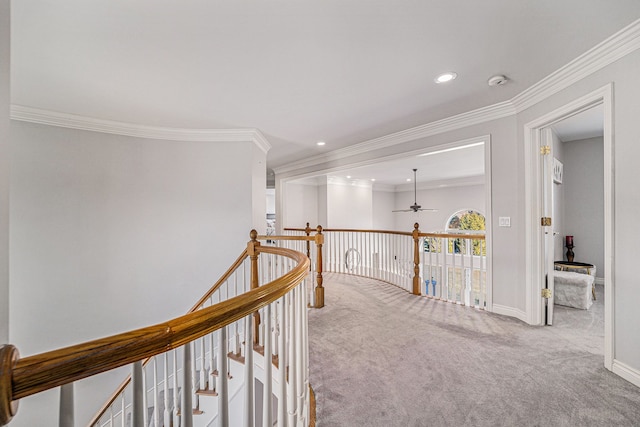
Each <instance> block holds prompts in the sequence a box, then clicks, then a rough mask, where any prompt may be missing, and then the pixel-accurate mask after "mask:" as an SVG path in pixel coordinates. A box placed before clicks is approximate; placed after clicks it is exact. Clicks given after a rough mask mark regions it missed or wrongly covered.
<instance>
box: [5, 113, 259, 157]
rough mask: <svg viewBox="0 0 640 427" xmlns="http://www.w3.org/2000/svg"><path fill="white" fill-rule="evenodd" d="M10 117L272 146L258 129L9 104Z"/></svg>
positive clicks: (144, 134) (102, 129) (144, 135)
mask: <svg viewBox="0 0 640 427" xmlns="http://www.w3.org/2000/svg"><path fill="white" fill-rule="evenodd" d="M11 118H12V119H13V120H19V121H23V122H31V123H38V124H44V125H49V126H58V127H64V128H71V129H80V130H87V131H91V132H102V133H110V134H115V135H125V136H133V137H137V138H147V139H161V140H169V141H185V142H253V143H254V144H255V145H256V146H257V147H258V148H259V149H260V150H262V151H263V152H264V153H267V152H268V151H269V150H270V149H271V144H270V143H269V141H268V140H267V139H266V138H265V137H264V135H263V134H262V132H260V131H259V130H258V129H180V128H168V127H157V126H142V125H137V124H133V123H123V122H117V121H112V120H102V119H95V118H92V117H84V116H78V115H75V114H67V113H57V112H53V111H48V110H41V109H38V108H31V107H24V106H20V105H12V106H11Z"/></svg>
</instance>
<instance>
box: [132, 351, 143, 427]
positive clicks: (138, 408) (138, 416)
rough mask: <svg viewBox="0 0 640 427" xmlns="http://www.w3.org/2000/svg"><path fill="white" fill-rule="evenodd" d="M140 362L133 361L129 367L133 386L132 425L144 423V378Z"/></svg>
mask: <svg viewBox="0 0 640 427" xmlns="http://www.w3.org/2000/svg"><path fill="white" fill-rule="evenodd" d="M142 376H143V374H142V362H141V361H138V362H134V363H133V365H132V368H131V382H132V388H133V407H132V408H131V409H132V411H133V413H132V415H131V417H132V421H133V425H134V426H136V427H138V426H142V425H144V415H143V414H144V412H145V411H144V380H143V378H142Z"/></svg>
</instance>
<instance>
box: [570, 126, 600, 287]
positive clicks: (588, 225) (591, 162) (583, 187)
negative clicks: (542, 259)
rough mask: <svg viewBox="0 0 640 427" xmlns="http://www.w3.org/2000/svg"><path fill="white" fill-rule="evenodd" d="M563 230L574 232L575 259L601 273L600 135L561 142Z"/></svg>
mask: <svg viewBox="0 0 640 427" xmlns="http://www.w3.org/2000/svg"><path fill="white" fill-rule="evenodd" d="M563 145H564V151H565V162H564V171H565V179H564V187H565V195H564V199H565V211H564V221H565V230H566V234H569V235H573V236H574V245H575V247H574V248H573V252H574V253H575V259H574V261H578V262H587V263H590V264H594V265H595V266H596V274H597V276H598V277H600V278H602V277H604V274H605V271H604V153H603V148H604V146H603V139H602V137H598V138H590V139H583V140H579V141H570V142H564V143H563Z"/></svg>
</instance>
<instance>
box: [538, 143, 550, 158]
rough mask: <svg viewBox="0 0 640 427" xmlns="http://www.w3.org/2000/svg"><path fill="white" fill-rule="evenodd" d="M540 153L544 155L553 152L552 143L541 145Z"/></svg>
mask: <svg viewBox="0 0 640 427" xmlns="http://www.w3.org/2000/svg"><path fill="white" fill-rule="evenodd" d="M540 154H542V155H543V156H544V155H546V154H551V146H550V145H542V146H540Z"/></svg>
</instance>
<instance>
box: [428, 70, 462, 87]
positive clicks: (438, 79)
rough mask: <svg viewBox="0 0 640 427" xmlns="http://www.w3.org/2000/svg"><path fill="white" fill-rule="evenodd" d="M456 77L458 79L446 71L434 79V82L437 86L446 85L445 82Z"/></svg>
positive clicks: (452, 73) (454, 74) (451, 72)
mask: <svg viewBox="0 0 640 427" xmlns="http://www.w3.org/2000/svg"><path fill="white" fill-rule="evenodd" d="M456 77H458V75H457V74H456V73H454V72H453V71H448V72H446V73H442V74H440V75H439V76H438V77H436V78H435V79H434V81H435V82H436V83H438V84H440V83H446V82H450V81H451V80H453V79H455V78H456Z"/></svg>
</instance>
